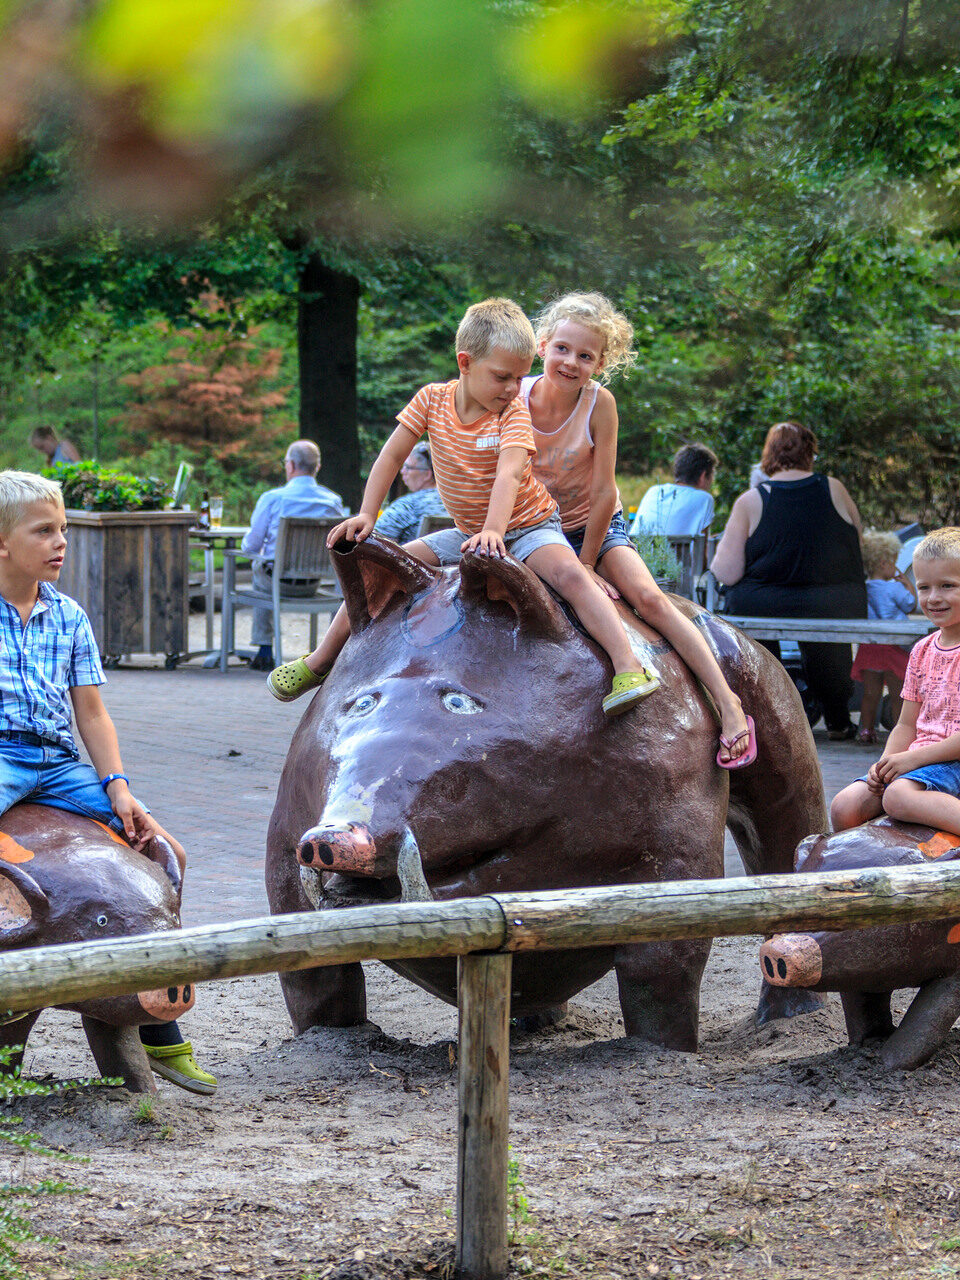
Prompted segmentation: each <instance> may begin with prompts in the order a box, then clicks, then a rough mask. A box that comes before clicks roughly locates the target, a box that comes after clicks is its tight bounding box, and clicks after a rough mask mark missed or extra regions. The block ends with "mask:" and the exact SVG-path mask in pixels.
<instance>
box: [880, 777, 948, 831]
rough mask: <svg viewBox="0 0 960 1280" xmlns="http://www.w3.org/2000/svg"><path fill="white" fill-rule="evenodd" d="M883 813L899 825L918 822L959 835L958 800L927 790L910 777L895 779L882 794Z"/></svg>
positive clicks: (943, 793) (946, 794) (940, 792)
mask: <svg viewBox="0 0 960 1280" xmlns="http://www.w3.org/2000/svg"><path fill="white" fill-rule="evenodd" d="M883 810H884V812H885V813H887V814H889V815H890V817H891V818H898V819H899V820H900V821H901V822H919V823H921V824H922V825H923V826H927V827H934V828H935V829H936V830H937V831H950V832H952V833H953V834H954V835H958V836H960V799H957V797H956V796H951V795H949V794H948V793H947V792H945V791H929V790H928V789H927V788H926V787H924V786H921V784H920V783H919V782H914V780H913V778H897V779H896V780H895V781H894V782H891V783H890V785H889V787H887V789H886V791H884V793H883Z"/></svg>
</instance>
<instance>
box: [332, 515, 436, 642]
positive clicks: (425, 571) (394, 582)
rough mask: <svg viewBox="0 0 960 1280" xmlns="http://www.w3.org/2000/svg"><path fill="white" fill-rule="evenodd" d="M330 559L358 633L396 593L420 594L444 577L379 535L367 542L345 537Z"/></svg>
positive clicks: (372, 536) (355, 630)
mask: <svg viewBox="0 0 960 1280" xmlns="http://www.w3.org/2000/svg"><path fill="white" fill-rule="evenodd" d="M330 559H331V560H332V561H333V567H334V569H336V572H337V577H338V578H339V579H340V585H341V587H342V588H343V602H344V604H345V605H346V606H347V614H348V615H349V618H350V630H351V631H352V632H353V634H354V635H357V634H358V633H359V632H361V631H363V629H364V628H365V627H369V625H370V623H371V622H373V621H374V619H375V618H378V617H379V616H380V614H381V613H383V611H384V609H386V607H387V605H388V604H389V603H390V601H391V600H392V599H393V597H394V596H395V595H397V594H400V593H402V594H403V595H407V596H415V595H418V594H419V593H420V592H421V591H425V590H426V589H427V588H428V587H431V586H433V584H434V583H435V582H436V581H437V579H438V578H439V577H440V570H439V569H434V568H433V567H432V566H431V565H428V564H424V563H423V561H422V560H417V559H416V557H415V556H412V555H410V553H409V552H408V551H404V550H403V548H402V547H398V546H397V544H396V543H395V542H391V541H389V539H387V538H378V537H376V535H371V536H370V537H369V538H367V539H366V540H365V541H364V542H347V540H346V539H345V538H344V539H341V541H340V542H338V543H337V545H336V546H335V547H334V548H333V550H332V552H331V553H330Z"/></svg>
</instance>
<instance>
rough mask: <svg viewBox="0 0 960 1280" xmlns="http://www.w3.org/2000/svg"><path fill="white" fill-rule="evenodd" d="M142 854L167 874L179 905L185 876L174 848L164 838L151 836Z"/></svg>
mask: <svg viewBox="0 0 960 1280" xmlns="http://www.w3.org/2000/svg"><path fill="white" fill-rule="evenodd" d="M140 852H141V853H142V854H143V856H144V857H145V858H149V859H150V861H151V862H155V863H156V864H157V866H158V867H160V868H162V870H164V871H165V872H166V873H167V878H168V879H169V881H170V883H171V884H172V885H173V891H174V893H175V894H176V895H177V902H178V903H179V901H180V895H181V894H182V893H183V876H182V874H181V872H180V863H179V862H178V861H177V855H176V854H175V853H174V852H173V847H172V846H171V845H170V844H168V843H167V841H166V840H164V838H163V836H151V838H150V839H149V840H148V841H147V843H146V844H145V845H144V846H143V848H142V849H141V850H140Z"/></svg>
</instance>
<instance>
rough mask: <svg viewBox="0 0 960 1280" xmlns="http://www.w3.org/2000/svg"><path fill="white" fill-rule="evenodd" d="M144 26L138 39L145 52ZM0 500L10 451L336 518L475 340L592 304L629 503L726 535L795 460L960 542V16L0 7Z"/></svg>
mask: <svg viewBox="0 0 960 1280" xmlns="http://www.w3.org/2000/svg"><path fill="white" fill-rule="evenodd" d="M159 14H162V15H163V16H162V17H161V16H158V15H159ZM0 24H3V25H2V27H0V72H5V73H6V74H3V75H0V84H2V86H3V87H2V88H0V164H2V166H3V167H2V170H0V465H3V466H25V467H29V468H34V467H36V466H37V464H38V460H39V458H38V455H37V454H36V453H35V452H33V451H32V450H31V449H30V448H29V445H28V444H27V443H26V441H27V437H28V435H29V432H30V430H31V429H32V428H33V427H35V426H38V425H51V426H54V427H55V428H56V429H57V430H58V431H60V432H62V433H63V434H66V435H68V436H69V437H70V438H71V439H72V440H74V442H75V443H76V444H77V445H78V446H79V447H80V449H81V451H82V453H83V454H84V456H92V455H93V454H94V453H96V454H98V455H99V457H100V458H101V459H102V460H103V461H104V462H108V463H111V464H114V463H116V464H117V465H120V466H124V467H128V468H130V469H133V470H135V471H138V472H140V473H144V472H150V473H153V474H158V475H163V476H167V477H169V478H170V479H172V476H173V473H174V471H175V470H176V465H177V463H178V462H179V461H181V460H187V461H192V462H193V463H194V465H195V467H196V478H197V486H196V487H195V490H194V492H193V494H192V499H193V501H194V503H196V501H197V499H198V496H199V487H200V486H202V487H206V488H209V489H211V490H215V491H218V492H223V493H225V495H226V497H227V513H226V518H227V520H228V521H232V520H241V519H244V518H245V517H246V516H247V515H248V514H249V510H250V508H251V506H252V502H253V498H254V497H255V495H256V493H257V492H259V491H260V490H261V489H262V488H263V487H264V485H265V484H267V483H270V484H275V483H280V481H281V475H280V471H281V468H280V467H279V459H280V458H282V456H283V450H284V448H285V446H286V443H287V441H288V440H289V439H291V438H292V437H294V436H296V435H306V436H310V437H311V438H314V439H316V440H317V441H318V443H319V444H320V445H321V448H322V450H323V453H324V466H323V470H322V473H321V478H322V479H323V481H324V482H325V483H327V484H329V485H331V486H332V487H333V488H335V489H338V490H340V491H341V492H342V493H343V494H344V496H345V498H346V499H347V501H348V502H351V503H352V505H353V506H354V507H356V505H357V503H358V500H359V495H360V492H361V484H362V476H363V475H365V473H366V470H367V468H368V467H369V464H370V462H371V461H372V459H373V457H374V456H375V454H376V451H377V449H378V447H379V445H380V443H381V442H382V440H383V439H384V438H385V436H386V435H387V433H388V432H389V431H390V430H391V429H392V425H393V421H394V415H395V414H396V412H397V410H398V409H399V408H401V407H402V406H403V405H404V404H405V403H406V401H407V400H408V398H409V397H410V396H411V395H412V393H413V392H414V391H415V390H416V389H417V387H419V386H420V385H421V384H423V383H424V382H426V381H429V380H433V379H438V378H446V377H449V376H452V371H453V370H454V367H455V366H454V361H453V351H452V337H453V333H454V331H455V329H456V325H457V322H458V321H459V319H460V317H461V315H462V313H463V310H464V309H465V307H466V306H467V305H469V304H470V303H471V302H473V301H476V300H477V299H479V298H481V297H484V296H487V295H490V294H494V293H505V294H508V295H510V296H513V297H515V298H516V299H517V300H518V301H519V302H520V303H521V304H522V305H524V306H525V307H526V308H527V310H528V311H529V312H531V313H532V312H535V311H536V310H537V309H538V308H539V307H540V306H541V305H542V304H543V303H544V302H545V301H547V300H548V299H549V298H550V297H552V296H554V295H555V294H557V293H559V292H561V291H566V290H569V289H599V290H602V291H603V292H605V293H607V294H608V295H609V296H610V297H611V298H612V299H613V300H614V301H615V302H616V304H617V305H618V306H620V307H621V308H622V309H623V310H624V311H625V312H626V314H627V315H628V317H629V318H630V320H631V321H632V322H633V324H634V326H635V331H636V337H635V345H636V348H637V352H638V361H637V364H636V367H635V368H634V370H633V371H632V372H631V373H630V374H629V376H627V377H625V378H621V379H619V380H618V381H617V382H616V383H615V384H614V385H613V390H614V392H615V394H616V396H617V400H618V405H619V410H620V454H619V471H620V475H621V479H622V481H623V485H622V487H623V492H624V496H625V499H626V500H627V501H628V502H633V501H636V499H637V498H638V497H639V494H640V493H641V492H642V490H643V488H644V487H645V485H646V483H649V481H650V479H651V477H652V476H654V477H655V476H662V474H663V472H664V469H665V468H667V467H668V466H669V460H670V458H671V456H672V454H673V452H674V450H675V449H676V448H677V447H678V445H680V444H682V443H684V442H686V441H689V440H703V441H705V442H707V443H708V444H710V445H711V446H712V447H713V448H714V449H715V450H716V452H717V453H718V455H719V456H720V459H721V470H720V473H719V476H718V496H719V498H720V508H721V513H722V512H723V511H724V510H725V508H726V507H728V505H729V502H730V501H731V500H732V498H733V497H734V496H735V495H736V493H738V492H739V491H740V490H741V489H742V488H743V487H744V485H745V482H746V477H747V475H748V473H749V469H750V466H751V464H752V463H753V462H755V461H756V460H757V459H758V457H759V452H760V447H761V444H762V441H763V437H764V435H765V433H766V430H767V428H768V427H769V426H770V425H771V424H772V423H774V422H776V421H780V420H783V419H787V418H794V419H799V420H800V421H803V422H805V423H806V424H807V425H809V426H810V427H811V428H812V429H813V430H814V431H815V432H816V434H817V436H818V438H819V442H820V450H819V462H818V466H819V467H820V468H821V469H824V470H827V471H829V472H830V473H831V474H833V475H836V476H838V477H840V478H841V479H842V480H843V481H844V482H845V483H846V484H847V486H848V487H849V489H850V491H851V493H852V494H853V495H854V497H855V499H856V501H857V503H858V504H859V506H860V508H861V511H862V513H863V515H864V517H865V519H866V520H867V521H868V522H872V523H876V524H879V525H882V526H886V527H892V526H896V525H900V524H905V523H908V522H910V521H912V520H913V519H919V520H920V521H921V522H922V523H923V524H924V525H925V526H927V527H932V526H934V525H936V524H941V523H960V485H958V484H957V475H958V463H960V434H958V432H957V427H956V424H957V421H958V411H960V335H958V323H960V288H958V285H960V279H958V275H960V273H958V236H960V209H958V194H960V191H958V185H960V88H958V86H960V74H958V73H960V14H958V12H957V6H956V5H955V3H953V0H830V2H829V3H826V2H824V0H770V2H769V3H765V2H761V0H643V2H636V3H634V2H631V0H626V2H625V3H618V4H605V3H597V4H590V3H583V4H578V5H576V6H565V5H562V4H556V3H550V2H548V0H499V2H497V0H489V3H485V2H481V0H464V3H463V4H458V5H456V6H451V5H449V4H445V3H439V2H438V0H376V2H373V0H371V3H369V4H366V5H363V6H360V5H357V6H354V7H351V6H350V5H349V4H348V3H346V2H344V3H342V4H339V5H334V4H332V3H322V2H321V0H274V2H273V3H270V4H267V3H266V0H242V2H238V3H232V4H229V5H227V4H223V3H219V0H194V2H191V3H189V4H187V3H180V0H170V2H169V3H167V4H165V5H161V6H157V5H155V4H152V3H150V0H104V2H103V3H91V2H90V0H75V2H74V3H70V0H59V2H58V3H53V0H47V2H44V0H36V2H34V3H20V4H17V3H14V2H13V0H0Z"/></svg>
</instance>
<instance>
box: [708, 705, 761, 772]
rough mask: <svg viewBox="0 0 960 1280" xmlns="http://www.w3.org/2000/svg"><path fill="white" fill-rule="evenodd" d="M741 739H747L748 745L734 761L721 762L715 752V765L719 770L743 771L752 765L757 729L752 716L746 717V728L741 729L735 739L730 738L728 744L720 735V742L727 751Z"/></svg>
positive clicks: (754, 756) (718, 754)
mask: <svg viewBox="0 0 960 1280" xmlns="http://www.w3.org/2000/svg"><path fill="white" fill-rule="evenodd" d="M741 738H749V739H750V744H749V746H748V747H747V749H746V751H744V753H743V755H742V756H737V758H736V759H735V760H732V759H731V760H721V759H720V752H719V751H718V752H717V764H718V765H719V766H720V768H721V769H745V768H746V767H747V765H748V764H753V762H754V760H756V758H757V727H756V725H755V724H754V723H753V716H747V727H746V729H742V730H741V731H740V733H738V734H737V735H736V737H734V738H731V740H730V741H729V742H728V741H727V739H726V738H725V737H724V736H723V734H722V733H721V735H720V742H721V743H722V744H723V746H725V747H726V748H727V750H728V751H729V750H730V748H731V747H732V746H733V744H734V743H735V742H739V741H740V739H741Z"/></svg>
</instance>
